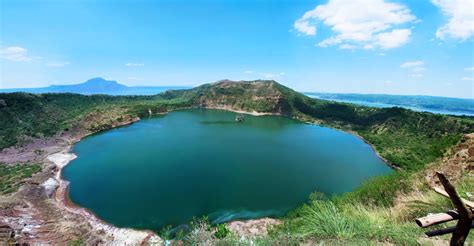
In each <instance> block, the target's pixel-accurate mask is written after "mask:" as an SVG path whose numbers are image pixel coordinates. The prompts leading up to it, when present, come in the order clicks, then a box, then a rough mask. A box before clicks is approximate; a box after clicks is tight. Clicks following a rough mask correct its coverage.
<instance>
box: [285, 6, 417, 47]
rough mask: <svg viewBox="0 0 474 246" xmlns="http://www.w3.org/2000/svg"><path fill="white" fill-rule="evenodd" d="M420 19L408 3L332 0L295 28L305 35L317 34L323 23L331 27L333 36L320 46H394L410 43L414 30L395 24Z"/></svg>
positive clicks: (307, 15) (307, 16)
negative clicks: (319, 25)
mask: <svg viewBox="0 0 474 246" xmlns="http://www.w3.org/2000/svg"><path fill="white" fill-rule="evenodd" d="M414 21H416V17H415V16H413V15H412V14H411V12H410V9H408V8H407V7H406V6H404V5H401V4H398V3H391V2H386V1H385V0H351V1H347V0H329V2H328V3H327V4H321V5H319V6H317V7H316V8H315V9H313V10H311V11H308V12H306V13H305V14H304V15H303V16H302V17H301V18H299V19H298V20H296V22H295V23H294V28H295V29H296V30H297V31H298V32H300V33H302V34H305V35H309V36H314V35H316V29H317V28H316V24H318V23H319V22H320V23H322V24H324V25H326V26H328V27H330V28H331V30H332V32H333V33H334V35H333V36H331V37H329V38H327V39H324V40H323V41H321V42H319V43H318V46H320V47H328V46H332V45H339V47H340V48H341V49H344V48H347V47H352V46H355V47H358V48H364V49H375V48H382V49H391V48H396V47H399V46H401V45H403V44H405V43H406V42H408V40H409V38H410V36H411V30H410V29H400V28H398V29H396V28H395V27H396V26H398V25H402V24H407V23H411V22H414Z"/></svg>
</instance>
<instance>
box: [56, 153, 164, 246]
mask: <svg viewBox="0 0 474 246" xmlns="http://www.w3.org/2000/svg"><path fill="white" fill-rule="evenodd" d="M70 149H71V146H67V147H66V148H65V149H64V150H63V151H61V152H58V153H54V154H51V155H48V157H47V159H48V160H49V161H51V162H53V163H54V164H55V165H56V167H57V171H56V174H55V179H56V181H57V182H58V183H59V186H58V188H57V189H56V191H55V193H54V201H55V202H56V204H57V205H58V207H59V208H61V209H63V210H66V211H68V212H70V213H74V214H77V215H80V216H82V217H83V218H85V219H86V220H87V221H88V222H89V224H90V225H91V226H92V228H93V230H95V231H103V232H104V233H105V234H106V237H107V238H110V241H108V242H107V244H110V245H115V244H124V245H138V244H139V245H141V244H143V243H150V244H160V243H162V242H163V241H162V239H161V238H160V237H159V236H158V235H156V234H155V233H154V232H152V231H146V230H136V229H130V228H118V227H115V226H114V225H111V224H109V223H106V222H105V221H103V220H101V219H100V218H98V217H97V216H96V215H95V214H93V213H92V212H90V211H89V210H87V209H85V208H82V207H79V206H77V205H75V204H73V203H72V202H71V201H70V200H69V197H68V186H69V182H68V181H66V180H64V179H62V177H61V173H62V170H63V168H64V167H65V166H66V165H67V164H68V163H69V162H70V161H72V160H74V159H75V158H76V157H77V156H76V155H75V154H73V153H70V152H69V151H70Z"/></svg>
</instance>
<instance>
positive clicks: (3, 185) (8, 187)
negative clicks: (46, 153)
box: [0, 163, 41, 194]
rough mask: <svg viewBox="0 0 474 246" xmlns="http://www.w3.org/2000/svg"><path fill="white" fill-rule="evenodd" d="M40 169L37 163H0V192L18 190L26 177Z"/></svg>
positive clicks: (6, 192) (5, 192)
mask: <svg viewBox="0 0 474 246" xmlns="http://www.w3.org/2000/svg"><path fill="white" fill-rule="evenodd" d="M39 171H41V166H40V165H38V164H22V165H20V164H17V165H6V164H3V163H0V194H8V193H12V192H15V191H16V190H18V188H19V187H20V185H21V184H22V183H23V182H24V180H25V179H26V178H29V177H31V175H33V174H34V173H37V172H39Z"/></svg>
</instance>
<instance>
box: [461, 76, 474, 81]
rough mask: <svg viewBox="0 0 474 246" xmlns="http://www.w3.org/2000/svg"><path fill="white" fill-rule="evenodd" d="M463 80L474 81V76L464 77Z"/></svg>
mask: <svg viewBox="0 0 474 246" xmlns="http://www.w3.org/2000/svg"><path fill="white" fill-rule="evenodd" d="M462 80H466V81H474V78H473V77H463V78H462Z"/></svg>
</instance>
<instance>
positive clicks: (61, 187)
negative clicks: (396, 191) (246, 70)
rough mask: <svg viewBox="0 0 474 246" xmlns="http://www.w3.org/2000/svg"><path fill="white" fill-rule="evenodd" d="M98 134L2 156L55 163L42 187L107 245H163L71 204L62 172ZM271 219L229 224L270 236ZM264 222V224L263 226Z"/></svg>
mask: <svg viewBox="0 0 474 246" xmlns="http://www.w3.org/2000/svg"><path fill="white" fill-rule="evenodd" d="M206 108H207V109H217V110H226V111H231V112H235V113H239V114H249V115H254V116H265V115H281V114H279V113H262V112H255V111H252V112H249V111H243V110H235V109H232V108H231V107H206ZM170 112H171V111H170ZM166 113H168V112H165V113H164V114H166ZM139 120H140V118H138V117H137V118H134V119H133V120H131V121H124V122H119V123H117V124H113V125H111V127H110V128H108V129H112V128H116V127H121V126H125V125H129V124H133V123H134V122H137V121H139ZM299 121H301V120H299ZM311 124H317V123H316V122H315V123H311ZM108 129H104V130H108ZM346 132H347V131H346ZM94 133H96V132H77V133H68V134H67V135H65V136H57V137H55V138H51V139H47V140H38V141H40V142H41V143H36V142H34V141H33V143H32V144H29V145H26V146H24V147H21V148H15V149H14V150H12V149H8V150H6V152H5V153H8V155H0V156H1V157H0V162H6V163H15V162H18V161H20V162H27V161H28V162H30V161H41V162H48V163H53V164H54V166H55V169H54V171H53V172H52V173H50V174H48V176H47V177H46V178H44V180H43V181H42V182H41V185H44V183H45V182H46V181H47V180H49V178H53V179H55V181H56V182H57V184H58V185H57V187H56V189H55V191H54V193H53V194H54V196H53V201H54V203H55V205H56V207H57V208H59V209H60V210H63V211H65V212H67V213H72V214H74V215H76V216H77V217H78V218H82V219H83V220H84V221H86V222H87V223H88V224H89V225H90V231H100V232H101V235H98V236H97V237H99V238H100V239H102V240H106V241H107V242H115V243H118V244H142V243H144V242H145V243H147V242H148V243H155V242H156V243H158V242H163V241H162V240H161V238H160V237H159V236H157V235H156V234H155V233H154V232H151V231H145V230H135V229H126V228H118V227H115V226H113V225H111V224H108V223H107V222H105V221H103V220H101V219H100V218H98V217H97V216H96V215H94V214H93V213H92V212H90V211H88V210H87V209H85V208H81V207H79V206H77V205H76V204H74V203H72V202H71V201H70V199H69V195H68V182H67V181H66V180H63V179H62V177H61V172H62V169H63V168H64V167H65V166H66V165H67V164H68V163H69V162H70V161H72V160H73V159H74V158H75V155H74V154H73V153H71V148H72V145H73V144H74V143H76V142H78V141H80V140H81V139H83V138H84V137H86V136H89V135H91V134H94ZM349 133H351V134H353V135H354V136H356V137H358V138H360V139H362V140H363V141H364V142H366V143H367V144H369V145H370V146H371V147H372V149H373V150H374V152H375V153H376V154H377V155H378V156H379V157H380V155H379V154H378V153H377V151H376V150H375V148H374V146H373V145H372V144H370V143H368V142H367V141H366V140H365V139H363V138H362V137H361V136H359V135H357V134H355V133H353V132H349ZM36 149H42V150H44V153H42V154H41V155H39V156H38V155H37V154H35V153H34V152H35V150H36ZM2 152H4V150H2ZM2 152H0V153H2ZM32 157H34V158H32ZM380 158H381V157H380ZM381 159H383V158H381ZM383 160H384V159H383ZM384 162H385V163H387V164H388V165H390V164H389V163H388V162H387V161H386V160H384ZM33 209H34V208H33ZM268 219H269V218H261V219H254V220H246V221H251V223H250V222H249V223H247V222H246V221H242V222H241V223H233V222H229V224H230V223H233V224H232V225H236V224H238V225H244V228H245V229H235V231H236V232H248V231H255V230H254V229H252V226H256V227H258V228H260V229H259V230H258V231H262V232H265V233H266V229H263V230H262V229H261V227H262V225H265V228H266V225H267V224H269V223H268ZM260 221H261V222H262V223H259V222H260ZM234 222H236V221H234ZM279 223H281V221H280V220H277V219H276V220H275V219H272V223H270V224H279ZM251 234H252V233H251ZM249 236H255V235H253V234H252V235H249Z"/></svg>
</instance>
